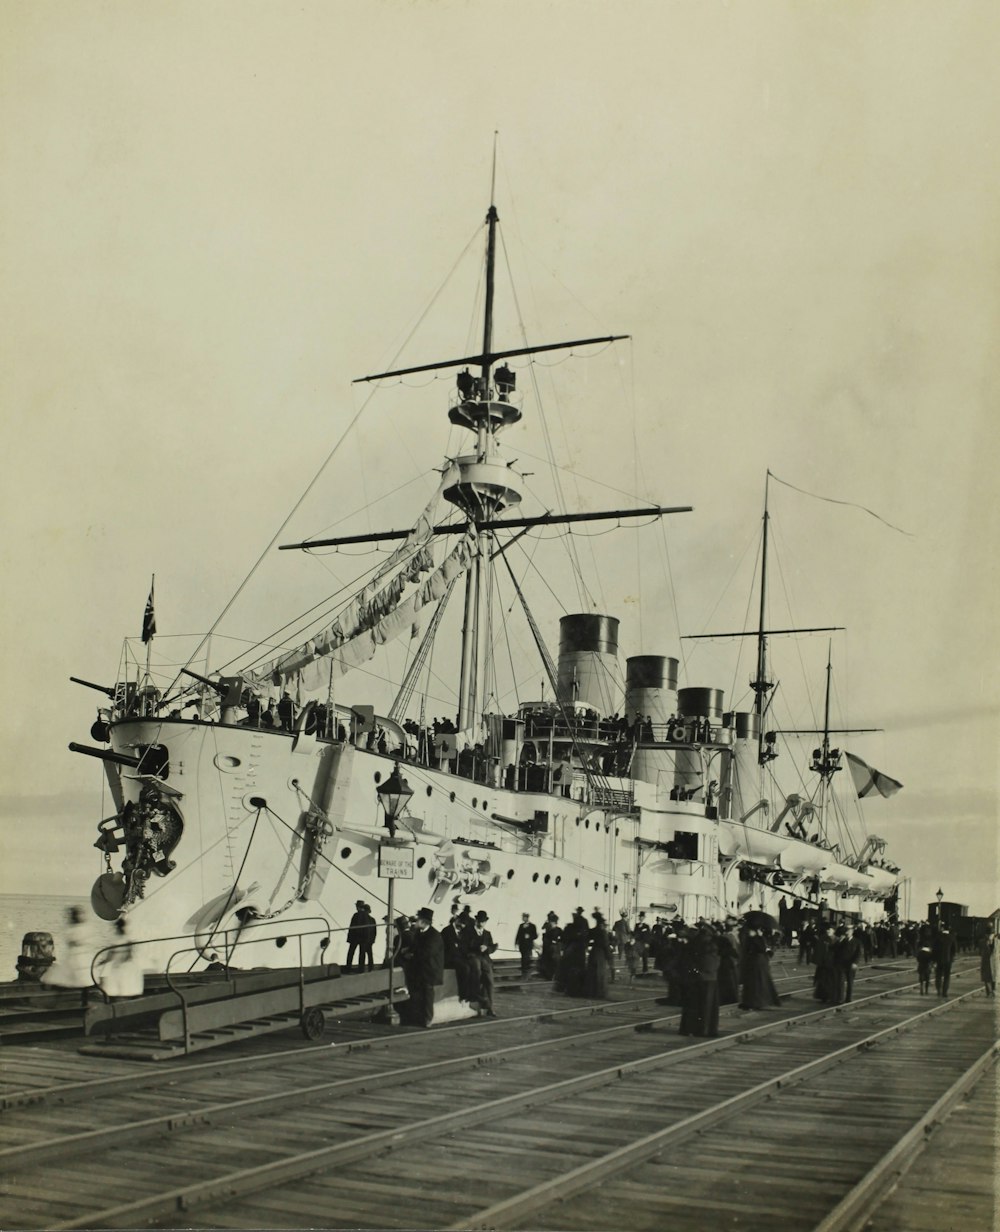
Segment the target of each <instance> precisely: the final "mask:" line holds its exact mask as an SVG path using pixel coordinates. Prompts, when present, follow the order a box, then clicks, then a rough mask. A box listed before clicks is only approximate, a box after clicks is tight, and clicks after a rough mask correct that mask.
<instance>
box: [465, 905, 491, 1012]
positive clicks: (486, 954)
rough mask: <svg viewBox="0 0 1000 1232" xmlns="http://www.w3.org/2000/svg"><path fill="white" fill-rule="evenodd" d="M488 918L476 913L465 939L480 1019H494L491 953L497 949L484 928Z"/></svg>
mask: <svg viewBox="0 0 1000 1232" xmlns="http://www.w3.org/2000/svg"><path fill="white" fill-rule="evenodd" d="M489 918H490V917H489V916H488V915H487V914H486V912H485V911H477V912H476V921H475V923H474V924H473V926H472V931H471V933H470V934H468V936H467V937H466V953H467V954H468V955H469V958H470V959H471V962H470V972H471V974H472V977H473V978H474V979H475V980H476V981H477V992H478V998H479V1014H480V1017H486V1018H496V1016H497V1015H496V1011H495V1010H494V1008H493V957H492V956H493V953H494V951H495V950H496V948H497V944H496V942H495V941H494V940H493V934H492V933H491V932H490V930H489V929H488V928H487V927H486V924H487V922H488V921H489Z"/></svg>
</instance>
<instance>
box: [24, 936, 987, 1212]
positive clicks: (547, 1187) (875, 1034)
mask: <svg viewBox="0 0 1000 1232" xmlns="http://www.w3.org/2000/svg"><path fill="white" fill-rule="evenodd" d="M774 973H775V976H776V979H777V982H778V987H779V991H781V992H782V996H783V1004H782V1006H781V1007H780V1009H775V1010H772V1011H767V1012H763V1013H748V1012H743V1011H739V1010H738V1009H736V1008H735V1007H729V1008H727V1009H726V1010H724V1013H723V1017H722V1021H721V1026H720V1031H721V1034H720V1037H719V1038H717V1039H707V1040H691V1039H688V1038H686V1037H681V1036H679V1035H678V1033H677V1025H678V1020H679V1012H678V1011H677V1010H676V1009H675V1008H673V1007H670V1006H667V1005H663V1004H662V1003H659V1002H660V1000H661V998H662V993H663V991H664V990H663V985H662V983H661V982H660V981H659V980H658V978H653V977H651V978H649V979H640V980H637V981H636V982H635V984H634V985H633V986H631V987H629V986H628V985H626V984H624V983H621V982H620V983H618V984H615V985H612V990H611V995H610V997H609V999H608V1000H607V1001H603V1002H600V1003H596V1004H595V1003H589V1002H580V1001H575V1000H571V999H568V998H566V997H562V996H559V995H557V994H554V993H553V992H552V991H551V989H550V987H549V986H548V985H546V984H542V983H541V982H529V983H528V984H526V985H522V986H519V987H518V986H513V987H511V988H510V989H509V990H508V991H507V992H505V993H502V994H500V999H499V1000H498V1008H499V1009H500V1012H501V1017H500V1018H498V1019H495V1020H485V1019H484V1020H474V1021H472V1022H463V1023H447V1024H442V1025H440V1026H438V1027H434V1028H432V1029H431V1030H429V1031H419V1030H415V1029H407V1028H393V1027H388V1026H385V1025H380V1024H375V1023H364V1022H357V1021H347V1020H345V1021H342V1022H330V1023H328V1027H327V1031H326V1034H325V1036H324V1037H323V1039H322V1040H321V1041H319V1042H317V1043H308V1042H307V1041H306V1040H304V1039H302V1038H301V1036H299V1035H298V1034H297V1033H295V1034H291V1033H286V1034H283V1035H272V1036H269V1037H266V1038H264V1039H247V1040H241V1041H239V1042H237V1043H235V1044H234V1045H233V1046H232V1047H231V1048H227V1049H225V1050H223V1051H221V1052H219V1053H217V1054H212V1055H211V1057H210V1059H206V1057H205V1054H197V1055H194V1056H191V1057H186V1058H183V1059H181V1060H180V1061H177V1062H160V1063H157V1064H156V1065H151V1064H149V1063H142V1062H136V1061H129V1060H121V1059H109V1058H99V1057H88V1056H83V1055H80V1054H79V1053H78V1052H76V1050H75V1046H74V1043H73V1041H68V1040H53V1041H51V1042H49V1043H45V1044H38V1045H32V1046H29V1045H14V1046H11V1047H8V1048H5V1049H3V1050H2V1054H0V1063H2V1065H3V1073H2V1083H0V1108H2V1110H3V1116H2V1117H0V1161H2V1178H3V1179H2V1185H0V1226H2V1227H3V1228H5V1229H13V1228H45V1229H56V1228H123V1227H124V1228H138V1227H146V1226H150V1227H155V1226H159V1227H183V1228H260V1227H274V1228H330V1229H347V1228H386V1229H388V1228H411V1229H412V1228H424V1229H445V1228H480V1227H484V1228H500V1227H511V1228H536V1229H553V1230H561V1232H576V1230H577V1229H580V1230H585V1229H594V1230H596V1232H600V1230H601V1229H617V1228H621V1227H629V1228H634V1229H636V1230H637V1232H646V1230H647V1229H648V1230H649V1232H654V1230H655V1232H659V1230H660V1229H662V1228H665V1227H669V1228H670V1229H671V1232H685V1230H692V1232H695V1230H700V1229H705V1230H706V1232H707V1230H713V1232H714V1229H716V1228H722V1227H726V1228H733V1229H746V1230H752V1232H757V1230H761V1232H763V1230H764V1229H767V1232H784V1230H785V1229H788V1230H789V1232H792V1230H802V1232H837V1230H839V1229H847V1228H863V1227H871V1228H873V1229H876V1230H877V1232H910V1230H911V1229H912V1230H913V1232H920V1230H921V1229H923V1228H925V1227H926V1228H928V1229H929V1228H931V1226H933V1228H934V1232H947V1230H948V1229H955V1230H956V1232H957V1229H959V1228H961V1229H962V1232H992V1230H993V1229H994V1228H995V1227H996V1226H997V1225H996V1220H997V1213H998V1208H997V1205H996V1193H995V1188H994V1181H993V1178H994V1175H995V1170H996V1164H997V1146H998V1137H997V1121H996V1113H997V1107H996V1082H995V1078H996V1075H995V1061H996V1057H997V1054H998V1050H1000V1048H998V1042H997V1041H998V1029H997V1028H998V1020H997V1012H996V1003H995V1002H994V1001H992V1000H989V999H987V998H985V997H984V996H983V995H982V990H981V988H979V987H978V985H977V982H976V973H977V965H976V964H973V963H971V962H964V963H960V964H958V965H957V966H956V971H955V976H954V980H953V988H952V996H951V997H950V998H949V999H947V1000H941V999H939V998H937V997H934V996H929V997H928V996H920V995H919V993H918V990H917V987H916V984H915V981H914V978H913V973H912V971H911V969H910V964H909V962H908V961H905V960H900V961H898V962H886V963H883V964H876V965H875V966H872V967H869V968H863V969H862V970H861V971H860V972H859V977H858V980H857V984H856V989H855V1000H854V1002H853V1003H852V1004H850V1005H846V1006H840V1007H836V1008H829V1007H823V1006H821V1005H819V1004H818V1003H817V1002H815V1001H813V1000H812V998H811V995H810V987H809V985H810V977H811V969H805V968H798V967H796V966H794V965H792V964H791V963H788V964H787V965H783V964H782V963H781V962H776V963H775V965H774Z"/></svg>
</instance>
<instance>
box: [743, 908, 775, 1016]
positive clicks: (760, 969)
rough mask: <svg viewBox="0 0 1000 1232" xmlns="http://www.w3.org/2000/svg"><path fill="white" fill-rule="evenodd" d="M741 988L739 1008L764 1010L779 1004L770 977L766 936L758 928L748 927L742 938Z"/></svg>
mask: <svg viewBox="0 0 1000 1232" xmlns="http://www.w3.org/2000/svg"><path fill="white" fill-rule="evenodd" d="M741 965H742V970H741V974H742V977H743V989H742V995H741V997H740V1009H744V1010H766V1009H770V1008H771V1007H772V1006H775V1005H780V1004H781V1001H780V999H779V997H778V991H777V989H776V988H775V986H774V980H773V979H772V978H771V964H770V962H769V961H768V946H767V937H766V936H765V935H764V933H763V932H762V931H761V930H760V929H759V928H748V929H747V931H746V936H745V938H744V940H743V956H742V964H741Z"/></svg>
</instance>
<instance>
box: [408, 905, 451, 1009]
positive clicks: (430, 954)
mask: <svg viewBox="0 0 1000 1232" xmlns="http://www.w3.org/2000/svg"><path fill="white" fill-rule="evenodd" d="M408 949H409V956H408V960H407V961H406V962H405V965H404V970H405V972H406V987H407V990H408V992H409V994H410V1012H411V1014H412V1017H413V1021H414V1022H415V1023H416V1024H417V1026H420V1027H429V1026H430V1025H431V1023H432V1022H433V1021H434V989H435V988H436V987H438V985H440V984H443V983H444V942H443V941H442V940H441V934H440V933H439V932H438V930H437V929H436V928H435V927H434V912H433V911H432V910H431V909H430V907H421V908H420V910H419V911H418V912H417V922H416V924H415V926H414V929H413V932H412V933H411V934H410V938H409V942H408Z"/></svg>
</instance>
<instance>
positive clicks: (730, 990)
mask: <svg viewBox="0 0 1000 1232" xmlns="http://www.w3.org/2000/svg"><path fill="white" fill-rule="evenodd" d="M736 924H737V921H736V920H735V919H733V917H732V916H729V917H727V919H726V922H725V924H724V925H723V926H722V928H721V930H720V932H719V937H718V940H717V941H716V945H717V947H718V950H719V974H718V978H717V985H718V989H719V1004H720V1005H736V1003H737V1002H738V1001H739V999H740V947H739V942H738V940H737V934H736Z"/></svg>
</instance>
